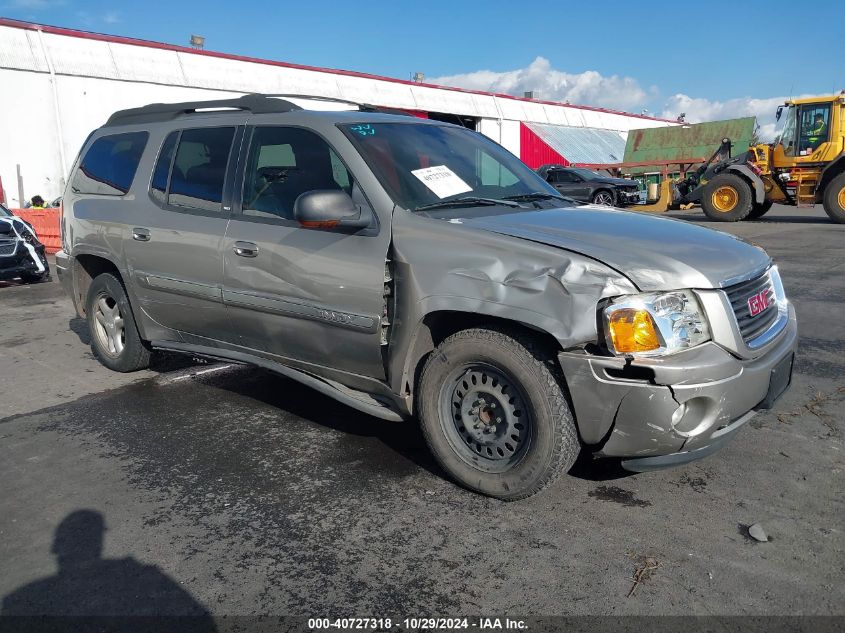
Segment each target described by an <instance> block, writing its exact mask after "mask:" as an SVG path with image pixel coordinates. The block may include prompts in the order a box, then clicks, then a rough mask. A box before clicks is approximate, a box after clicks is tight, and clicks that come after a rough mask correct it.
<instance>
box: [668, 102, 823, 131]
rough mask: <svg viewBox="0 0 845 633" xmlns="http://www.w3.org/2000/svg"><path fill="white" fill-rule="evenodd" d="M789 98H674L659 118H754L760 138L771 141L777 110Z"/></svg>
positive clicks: (700, 119) (690, 120) (695, 120)
mask: <svg viewBox="0 0 845 633" xmlns="http://www.w3.org/2000/svg"><path fill="white" fill-rule="evenodd" d="M810 96H813V95H799V96H796V97H795V98H800V97H810ZM787 98H788V97H768V98H765V99H752V98H750V97H744V98H739V99H729V100H727V101H711V100H709V99H704V98H701V97H690V96H688V95H685V94H675V95H672V96H671V97H669V99H668V100H667V102H666V105H665V106H664V110H663V112H662V113H661V115H660V116H661V117H664V118H667V119H674V118H675V117H677V116H678V115H679V114H681V113H682V112H684V113H686V120H687V121H689V122H690V123H700V122H702V121H720V120H723V119H736V118H739V117H745V116H754V117H757V124H758V125H759V126H760V138H761V139H762V140H766V141H770V140H772V139H773V138H774V136H775V112H776V111H777V107H778V106H779V105H783V102H784V101H786V99H787Z"/></svg>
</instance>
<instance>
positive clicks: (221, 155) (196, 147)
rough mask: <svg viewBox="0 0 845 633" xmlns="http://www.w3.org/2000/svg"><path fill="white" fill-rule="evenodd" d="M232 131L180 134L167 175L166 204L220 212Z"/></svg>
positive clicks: (217, 129) (204, 130)
mask: <svg viewBox="0 0 845 633" xmlns="http://www.w3.org/2000/svg"><path fill="white" fill-rule="evenodd" d="M234 135H235V128H233V127H218V128H200V129H195V130H183V131H182V136H181V138H180V139H179V147H178V149H177V150H176V156H175V158H174V160H173V169H172V172H171V174H170V190H169V192H168V195H167V202H168V203H169V204H172V205H175V206H180V207H190V208H195V209H203V210H205V211H220V206H221V202H222V200H223V182H224V180H225V178H226V165H227V163H228V162H229V151H230V150H231V148H232V138H233V137H234Z"/></svg>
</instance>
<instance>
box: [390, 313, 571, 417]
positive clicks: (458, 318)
mask: <svg viewBox="0 0 845 633" xmlns="http://www.w3.org/2000/svg"><path fill="white" fill-rule="evenodd" d="M489 326H499V327H501V328H506V329H509V330H511V331H513V332H521V333H523V334H526V335H528V336H530V337H532V338H534V339H535V340H536V341H537V342H538V343H539V344H540V345H541V346H542V347H543V348H544V349H548V350H549V351H550V353H551V356H552V357H556V356H557V352H559V351H562V350H563V348H562V347H561V345H560V343H559V342H558V340H557V339H556V338H555V337H554V336H552V335H551V334H549V333H548V332H544V331H542V330H538V329H536V328H533V327H531V326H529V325H526V324H525V323H521V322H519V321H511V320H509V319H503V318H500V317H494V316H489V315H486V314H476V313H472V312H454V311H450V310H443V311H438V312H432V313H430V314H427V315H426V316H425V317H424V318H423V320H422V323H421V324H420V326H419V330H418V332H417V336H416V339H415V341H416V342H415V344H414V346H413V348H412V354H413V356H412V358H411V362H410V363H409V364H408V367H409V368H412V371H409V372H408V376H407V380H406V384H405V385H404V390H405V391H406V392H407V393H408V395H410V396H413V395H414V394H415V393H416V390H417V389H416V387H417V385H418V384H419V380H420V376H421V374H422V369H423V366H424V365H425V361H426V360H427V359H428V356H429V354H431V352H433V351H434V349H435V348H436V347H437V346H438V345H440V343H442V342H443V341H445V340H446V339H447V338H449V337H450V336H452V334H455V333H457V332H460V331H461V330H468V329H471V328H477V327H489ZM411 401H412V400H411Z"/></svg>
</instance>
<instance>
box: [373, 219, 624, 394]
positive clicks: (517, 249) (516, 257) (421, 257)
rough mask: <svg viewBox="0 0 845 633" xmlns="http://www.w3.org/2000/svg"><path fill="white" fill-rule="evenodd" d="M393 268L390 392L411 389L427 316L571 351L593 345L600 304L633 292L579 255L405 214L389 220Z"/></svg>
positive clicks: (608, 271) (615, 274) (608, 270)
mask: <svg viewBox="0 0 845 633" xmlns="http://www.w3.org/2000/svg"><path fill="white" fill-rule="evenodd" d="M393 262H394V275H395V278H396V288H397V295H396V297H395V307H394V314H393V318H392V323H393V324H394V329H393V332H392V338H391V341H390V354H389V355H390V362H389V365H390V366H389V373H390V377H391V384H392V386H394V388H401V387H402V386H403V385H409V384H411V383H412V382H413V380H412V372H413V367H414V365H415V361H416V358H418V357H419V352H417V353H410V352H409V351H410V350H412V348H413V346H412V343H414V342H415V341H418V340H419V338H420V333H419V331H418V330H419V328H420V327H421V326H422V327H424V326H423V325H422V324H423V322H424V319H425V317H426V315H428V314H431V313H434V312H440V311H453V312H465V313H469V314H476V315H478V314H481V315H488V316H491V317H495V318H498V319H504V320H508V321H513V322H514V323H519V324H523V325H526V326H528V327H530V328H533V329H536V330H539V331H541V332H544V333H546V334H549V335H551V336H552V337H554V338H555V339H556V340H557V341H558V344H559V346H560V348H562V349H569V348H573V347H577V346H582V345H585V344H587V343H594V342H596V341H597V339H598V331H597V319H596V308H597V305H598V303H599V301H601V300H602V299H604V298H607V297H613V296H619V295H623V294H630V293H634V292H636V291H637V289H636V287H635V286H634V285H633V284H632V283H631V282H630V281H629V280H628V279H627V278H625V277H624V276H623V275H621V274H620V273H619V272H617V271H615V270H613V269H612V268H610V267H608V266H605V265H604V264H602V263H600V262H597V261H595V260H593V259H590V258H589V257H586V256H584V255H580V254H577V253H572V252H569V251H566V250H563V249H560V248H555V247H550V246H548V245H545V244H538V243H536V242H531V241H528V240H522V239H518V238H513V237H509V236H504V235H500V234H497V233H491V232H489V231H483V230H479V229H476V228H471V227H465V226H462V225H460V224H455V223H451V222H445V221H439V220H432V219H431V218H425V217H418V216H415V215H413V214H410V213H405V212H398V213H396V214H395V216H394V221H393ZM423 353H424V351H423Z"/></svg>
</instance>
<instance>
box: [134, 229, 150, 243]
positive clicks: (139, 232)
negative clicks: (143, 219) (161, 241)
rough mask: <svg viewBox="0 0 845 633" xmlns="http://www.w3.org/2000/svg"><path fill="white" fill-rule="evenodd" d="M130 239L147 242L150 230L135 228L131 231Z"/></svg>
mask: <svg viewBox="0 0 845 633" xmlns="http://www.w3.org/2000/svg"><path fill="white" fill-rule="evenodd" d="M132 239H133V240H136V241H138V242H149V241H150V230H149V229H142V228H139V227H135V228H134V229H132Z"/></svg>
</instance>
